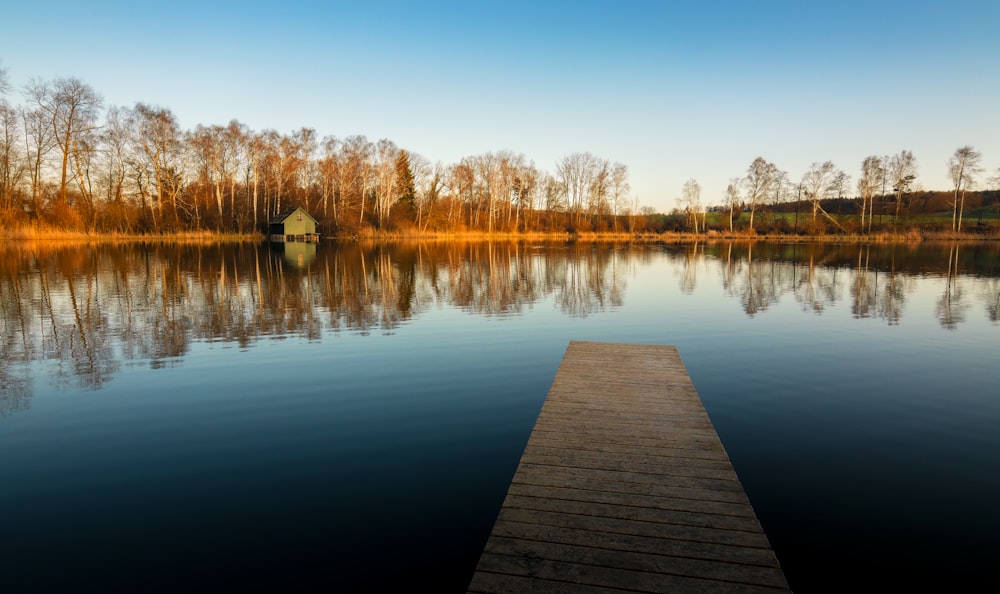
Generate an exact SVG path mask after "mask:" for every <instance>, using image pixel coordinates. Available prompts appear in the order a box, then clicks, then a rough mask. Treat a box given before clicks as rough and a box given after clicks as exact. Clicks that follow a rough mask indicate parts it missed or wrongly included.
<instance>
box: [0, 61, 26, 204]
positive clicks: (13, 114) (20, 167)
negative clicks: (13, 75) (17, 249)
mask: <svg viewBox="0 0 1000 594" xmlns="http://www.w3.org/2000/svg"><path fill="white" fill-rule="evenodd" d="M0 75H2V70H0ZM2 82H3V81H2V77H0V83H2ZM20 138H21V135H20V119H19V118H18V114H17V110H16V109H14V108H13V107H12V106H10V105H8V104H7V101H6V100H4V99H0V210H13V209H14V207H15V194H17V193H18V192H17V189H18V185H19V184H20V183H21V178H22V177H23V175H24V162H23V159H22V158H21V156H20V155H19V150H20V149H19V147H18V144H19V143H20ZM17 206H20V205H19V204H18V205H17ZM18 210H20V209H18Z"/></svg>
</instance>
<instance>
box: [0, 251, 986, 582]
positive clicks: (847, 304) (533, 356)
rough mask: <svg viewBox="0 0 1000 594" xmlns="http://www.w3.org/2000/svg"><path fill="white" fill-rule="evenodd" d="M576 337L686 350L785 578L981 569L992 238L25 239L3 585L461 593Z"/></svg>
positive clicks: (5, 378) (0, 445)
mask: <svg viewBox="0 0 1000 594" xmlns="http://www.w3.org/2000/svg"><path fill="white" fill-rule="evenodd" d="M576 339H579V340H597V341H616V342H635V343H654V344H674V345H677V346H678V347H679V349H680V353H681V356H682V357H683V359H684V362H685V364H686V365H687V367H688V370H689V372H690V373H691V376H692V379H693V380H694V384H695V386H696V387H697V389H698V392H699V394H700V395H701V397H702V400H703V401H704V403H705V406H706V409H707V410H708V413H709V415H710V416H711V418H712V421H713V422H714V424H715V426H716V429H717V430H718V433H719V436H720V437H721V439H722V441H723V443H724V445H725V446H726V449H727V450H728V452H729V455H730V457H731V459H732V461H733V464H734V466H735V467H736V471H737V473H738V474H739V476H740V478H741V480H742V481H743V484H744V486H745V487H746V490H747V493H748V495H749V497H750V500H751V502H752V503H753V505H754V508H755V509H756V511H757V514H758V516H759V517H760V520H761V522H762V524H763V526H764V529H765V531H766V532H767V534H768V536H769V538H770V539H771V542H772V544H773V546H774V548H775V551H776V553H777V555H778V558H779V560H780V561H781V563H782V565H783V567H784V569H785V571H786V573H787V575H788V578H789V582H790V583H791V585H792V587H793V588H794V589H795V590H796V591H798V592H811V591H834V590H845V589H857V588H858V587H859V585H861V584H872V583H873V582H874V584H875V585H883V586H887V587H888V586H893V587H896V588H898V587H900V586H906V585H917V584H920V585H924V586H926V585H931V584H935V583H940V584H949V585H950V586H952V589H954V588H958V589H962V588H961V586H963V585H967V584H974V583H977V582H979V581H980V580H983V579H990V580H991V579H992V578H993V576H994V569H993V563H994V560H995V556H996V552H997V550H998V549H997V544H996V542H997V538H996V534H997V533H998V530H1000V507H998V505H997V502H998V501H1000V385H998V384H1000V246H998V245H996V244H968V243H967V244H961V245H954V244H943V245H926V244H925V245H920V246H882V247H876V246H871V247H868V246H818V245H766V244H754V245H753V246H749V245H747V244H727V243H716V244H709V245H704V244H699V245H677V246H672V245H671V246H668V245H592V244H582V243H581V244H555V245H548V244H537V245H536V244H516V243H495V244H487V243H473V244H463V243H446V244H413V245H358V244H351V245H346V246H339V247H338V246H336V245H334V244H331V243H325V244H320V245H319V246H318V247H317V246H314V245H308V246H304V245H301V244H299V245H288V246H285V249H284V250H281V251H279V250H276V249H274V248H271V247H269V246H268V245H262V246H255V245H242V246H211V245H205V246H199V245H188V246H176V245H173V246H166V245H146V246H136V245H131V246H91V247H81V246H51V245H50V246H46V245H30V246H26V245H7V246H6V247H3V248H0V349H2V350H0V382H2V387H0V580H2V581H0V584H2V585H0V590H2V591H4V592H80V591H100V592H136V591H219V590H226V591H249V590H271V591H281V592H292V591H321V592H326V591H369V590H376V589H379V590H385V589H389V590H393V591H415V590H418V589H427V590H431V591H436V592H459V591H462V590H463V589H464V587H465V586H466V584H467V582H468V580H469V578H470V577H471V575H472V571H473V569H474V567H475V563H476V560H477V559H478V556H479V552H480V550H481V548H482V546H483V544H484V543H485V540H486V537H487V535H488V533H489V530H490V528H491V526H492V523H493V520H494V518H495V516H496V513H497V511H498V509H499V507H500V503H501V501H502V500H503V497H504V494H505V491H506V488H507V484H508V482H509V480H510V478H511V476H512V475H513V472H514V469H515V467H516V465H517V462H518V459H519V457H520V454H521V450H522V448H523V447H524V444H525V442H526V441H527V438H528V435H529V433H530V431H531V428H532V425H533V423H534V420H535V417H536V415H537V414H538V411H539V409H540V408H541V405H542V402H543V400H544V398H545V394H546V391H547V389H548V387H549V384H550V383H551V381H552V379H553V377H554V375H555V371H556V368H557V367H558V364H559V361H560V359H561V358H562V355H563V352H564V350H565V348H566V345H567V343H568V342H569V341H570V340H576ZM869 576H871V577H869Z"/></svg>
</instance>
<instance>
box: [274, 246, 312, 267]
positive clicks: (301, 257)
mask: <svg viewBox="0 0 1000 594" xmlns="http://www.w3.org/2000/svg"><path fill="white" fill-rule="evenodd" d="M268 245H270V246H271V251H272V252H274V253H276V254H281V256H282V257H283V258H284V260H285V262H287V263H289V264H291V265H292V266H294V267H295V268H298V269H299V270H303V269H305V268H307V267H308V266H309V265H310V264H312V263H313V261H314V260H315V259H316V243H315V242H312V241H272V242H269V244H268Z"/></svg>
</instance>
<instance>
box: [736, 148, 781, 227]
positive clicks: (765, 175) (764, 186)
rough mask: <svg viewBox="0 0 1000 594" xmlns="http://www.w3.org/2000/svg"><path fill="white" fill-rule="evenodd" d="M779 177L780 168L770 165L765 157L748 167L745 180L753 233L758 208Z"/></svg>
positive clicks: (755, 160)
mask: <svg viewBox="0 0 1000 594" xmlns="http://www.w3.org/2000/svg"><path fill="white" fill-rule="evenodd" d="M777 176H778V168H777V167H776V166H775V165H774V163H768V162H767V160H765V159H764V158H763V157H757V158H756V159H754V160H753V163H750V166H749V167H747V175H746V177H745V178H743V185H744V187H746V200H747V204H748V205H749V207H750V232H751V233H753V231H754V228H753V219H754V214H755V213H756V212H757V208H758V207H759V206H760V204H761V203H762V202H763V201H764V199H765V198H766V197H767V195H768V193H769V192H770V191H771V186H773V185H774V182H775V179H776V178H777Z"/></svg>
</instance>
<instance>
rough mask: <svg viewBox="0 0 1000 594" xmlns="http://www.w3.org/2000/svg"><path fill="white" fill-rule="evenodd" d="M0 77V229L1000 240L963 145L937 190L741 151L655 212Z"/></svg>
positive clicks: (490, 173)
mask: <svg viewBox="0 0 1000 594" xmlns="http://www.w3.org/2000/svg"><path fill="white" fill-rule="evenodd" d="M18 94H19V95H20V96H21V97H22V102H21V103H20V104H14V103H12V102H10V101H8V97H13V96H14V95H15V93H14V90H13V89H12V88H11V85H10V84H9V82H8V81H7V78H6V72H5V71H4V70H3V69H0V231H2V232H3V233H4V234H5V235H7V236H15V237H16V236H29V235H33V234H42V235H44V234H45V233H46V232H50V233H58V232H70V233H88V234H93V233H96V234H114V235H145V234H175V233H198V232H211V233H218V234H256V233H261V232H262V231H264V230H265V229H266V226H267V222H268V221H269V220H270V219H271V218H272V217H273V216H274V215H276V214H277V213H279V212H281V211H282V210H283V209H286V208H288V207H293V206H301V207H303V208H305V209H306V211H308V212H309V213H311V214H312V215H313V216H314V217H315V218H316V219H317V221H318V222H319V231H320V233H321V234H322V235H324V236H328V237H329V236H334V237H359V236H374V235H379V234H400V235H422V234H449V233H451V234H454V233H486V234H509V233H560V234H567V233H568V234H578V233H629V234H635V233H665V232H672V233H692V234H706V233H707V234H733V235H739V234H751V235H753V234H758V233H762V234H795V235H824V234H834V235H864V234H879V233H890V232H891V233H898V232H900V231H906V230H913V229H922V230H924V231H931V232H941V233H952V234H960V233H978V234H979V235H988V236H994V235H998V234H1000V228H998V220H1000V192H998V191H997V190H996V188H997V187H998V186H1000V170H998V173H997V176H996V177H989V174H988V172H986V171H985V169H984V167H983V163H982V154H981V153H980V152H979V151H977V150H976V149H975V148H974V147H971V146H965V147H961V148H959V149H958V150H956V151H955V154H954V156H953V157H952V158H951V159H950V160H949V161H948V163H947V164H945V165H946V166H947V167H948V168H949V174H950V176H951V179H952V180H953V182H954V187H953V188H952V189H950V190H949V191H925V190H921V189H918V188H917V185H916V184H915V183H914V182H915V180H916V179H917V174H918V172H917V163H916V158H915V157H914V156H913V154H912V153H910V152H909V151H905V150H904V151H901V152H900V153H898V154H896V155H891V156H871V157H868V158H867V159H865V161H864V162H863V163H862V165H861V169H860V173H859V175H858V178H857V181H856V183H855V184H852V183H851V176H850V175H849V174H847V173H846V172H845V171H843V170H842V169H840V168H838V167H837V166H835V165H834V164H833V163H831V162H829V161H827V162H824V163H814V164H813V165H812V167H811V168H810V169H809V170H808V171H806V172H805V174H804V175H803V176H802V177H801V179H799V180H793V179H792V178H791V177H790V176H789V174H788V173H787V172H785V171H782V170H781V169H780V168H779V167H778V166H777V165H775V164H773V163H770V162H768V161H766V160H765V159H764V158H762V157H757V158H756V159H754V161H753V162H752V163H751V164H750V166H749V167H748V168H747V170H746V172H745V173H744V174H743V175H740V176H738V177H734V178H732V180H731V183H730V184H729V186H728V188H727V191H726V194H725V196H724V197H720V199H719V200H718V202H716V203H713V202H710V201H709V200H706V199H705V198H703V197H702V194H701V187H700V185H699V184H698V182H697V180H694V179H691V180H688V182H687V183H685V184H684V187H683V188H682V189H681V195H680V196H679V197H678V204H679V205H680V206H679V207H678V208H675V209H674V210H673V211H672V212H669V213H658V212H656V211H655V210H654V209H652V208H650V207H640V205H639V204H638V201H637V199H636V198H634V197H633V196H632V195H631V189H630V185H629V170H628V166H627V165H625V164H622V163H617V162H613V161H610V160H608V159H604V158H601V157H599V156H596V155H593V154H591V153H589V152H576V153H572V154H570V155H567V156H565V157H564V158H562V159H560V160H559V161H558V162H557V163H555V164H554V169H553V171H551V172H550V171H546V170H544V169H541V168H539V167H537V166H536V165H535V163H534V162H533V161H531V160H530V159H529V158H528V157H526V156H525V155H523V154H520V153H516V152H513V151H509V150H503V151H496V152H488V153H485V154H479V155H471V156H467V157H464V158H462V159H461V160H460V161H459V162H457V163H449V164H446V163H442V162H440V161H438V162H431V161H430V160H428V159H426V158H424V157H423V156H421V155H420V154H419V153H417V152H414V151H411V150H408V149H405V148H402V147H399V146H397V145H396V144H395V143H394V142H393V141H392V140H389V139H384V138H383V139H379V140H377V141H372V140H369V139H368V138H367V137H365V136H364V135H360V134H359V135H350V136H345V137H342V138H341V137H335V136H324V137H320V136H319V135H318V134H317V132H316V130H314V129H312V128H308V127H303V128H300V129H298V130H294V131H291V132H289V133H281V132H278V131H276V130H270V129H268V130H261V131H255V130H251V129H250V128H249V127H248V126H247V125H245V124H242V123H241V122H239V121H238V120H232V121H230V122H229V123H228V124H225V125H218V124H213V125H202V124H199V125H197V126H195V128H194V129H192V130H183V129H182V128H181V127H180V125H179V123H178V121H177V118H176V116H175V115H174V114H173V113H172V112H171V111H170V109H168V108H164V107H159V106H155V105H151V104H147V103H136V104H135V105H134V106H131V107H122V106H108V107H105V105H104V102H103V99H102V97H101V95H100V94H99V93H98V91H97V90H95V89H94V88H92V87H91V86H89V85H87V84H86V83H84V82H82V81H80V80H79V79H76V78H72V77H68V78H58V79H55V80H51V81H44V80H33V81H32V82H31V83H29V84H28V85H26V86H25V88H23V89H21V90H20V92H19V93H18Z"/></svg>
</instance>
